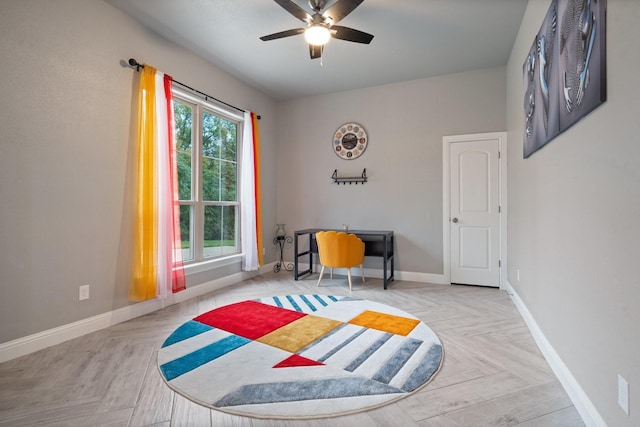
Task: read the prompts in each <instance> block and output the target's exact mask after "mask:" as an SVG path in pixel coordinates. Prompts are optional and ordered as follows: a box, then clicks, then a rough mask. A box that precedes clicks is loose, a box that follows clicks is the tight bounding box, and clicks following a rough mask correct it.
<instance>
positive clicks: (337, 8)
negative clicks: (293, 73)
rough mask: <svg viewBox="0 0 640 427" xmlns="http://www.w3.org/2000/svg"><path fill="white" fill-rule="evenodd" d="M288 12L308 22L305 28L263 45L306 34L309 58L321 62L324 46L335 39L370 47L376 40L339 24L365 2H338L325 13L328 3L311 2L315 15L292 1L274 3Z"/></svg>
mask: <svg viewBox="0 0 640 427" xmlns="http://www.w3.org/2000/svg"><path fill="white" fill-rule="evenodd" d="M274 1H275V2H276V3H278V4H279V5H280V6H282V8H283V9H284V10H286V11H287V12H289V13H290V14H292V15H293V16H295V17H296V18H298V19H299V20H301V21H302V22H305V23H306V24H307V26H306V27H305V28H296V29H293V30H286V31H281V32H279V33H274V34H269V35H268V36H262V37H260V39H261V40H263V41H269V40H275V39H281V38H283V37H290V36H296V35H299V34H304V36H305V39H306V40H307V42H308V43H309V56H311V59H316V58H320V57H321V56H322V50H323V47H324V45H325V44H326V43H327V42H328V41H329V39H330V38H331V37H333V38H335V39H340V40H346V41H350V42H355V43H363V44H369V43H371V40H373V36H372V35H371V34H368V33H365V32H363V31H359V30H354V29H353V28H348V27H343V26H341V25H335V24H337V23H338V22H339V21H340V20H341V19H342V18H344V17H345V16H347V15H348V14H349V13H351V12H352V11H353V10H354V9H355V8H356V7H358V6H359V5H360V3H362V2H363V1H364V0H338V1H337V2H335V3H334V4H333V6H331V7H330V8H329V9H327V10H325V11H324V12H322V13H321V11H322V9H324V7H325V6H326V5H327V0H309V6H310V7H311V9H312V10H313V15H310V14H309V13H307V11H306V10H304V9H303V8H301V7H300V6H298V5H297V4H295V3H294V2H293V1H291V0H274Z"/></svg>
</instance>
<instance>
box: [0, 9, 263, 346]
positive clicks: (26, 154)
mask: <svg viewBox="0 0 640 427" xmlns="http://www.w3.org/2000/svg"><path fill="white" fill-rule="evenodd" d="M0 56H1V57H2V60H1V61H0V75H1V76H2V78H1V79H0V93H1V94H2V100H1V101H0V199H1V200H2V202H1V203H0V290H1V296H0V343H2V342H6V341H9V340H12V339H15V338H19V337H23V336H26V335H30V334H33V333H36V332H40V331H43V330H47V329H50V328H53V327H56V326H60V325H64V324H68V323H71V322H74V321H77V320H81V319H85V318H87V317H90V316H93V315H97V314H101V313H105V312H108V311H111V310H114V309H117V308H121V307H124V306H127V305H128V304H129V302H128V301H127V289H128V276H129V255H130V251H131V241H130V235H131V233H130V231H131V212H130V203H128V200H129V199H128V196H130V185H131V180H130V175H129V170H130V165H129V150H130V149H131V148H132V147H133V144H132V138H131V137H130V135H131V133H132V129H131V121H132V115H131V104H132V90H133V87H134V79H135V78H136V77H137V76H136V73H135V71H133V70H131V69H129V68H123V67H122V66H121V65H120V64H119V61H121V60H128V59H129V58H130V57H133V58H136V59H138V60H139V61H144V62H147V63H149V64H151V65H153V66H155V67H156V68H158V69H160V70H162V71H165V72H167V73H169V74H171V75H173V76H174V78H176V79H177V80H179V81H181V82H184V83H187V84H189V85H191V86H193V87H196V88H198V89H199V90H201V91H203V92H206V93H210V94H212V95H214V96H216V97H218V98H220V99H222V100H224V101H226V102H229V103H231V104H234V105H238V106H240V107H242V108H246V109H250V110H253V111H256V112H258V113H259V114H261V115H262V117H263V119H262V120H261V121H260V126H261V135H262V148H263V150H262V153H263V156H262V172H263V176H262V178H263V186H262V189H263V201H264V222H265V224H272V223H274V222H275V185H274V183H275V168H274V162H275V149H274V148H273V147H274V144H275V139H274V138H273V135H274V131H275V104H274V103H272V101H270V100H269V99H268V98H267V97H265V96H264V95H263V94H261V93H259V92H257V91H256V90H254V89H252V88H250V87H248V86H246V85H245V84H242V83H240V82H239V81H237V80H236V79H235V78H234V77H232V76H230V75H228V74H225V73H223V72H222V71H220V70H219V69H218V68H216V67H214V66H212V65H211V64H209V63H207V62H205V61H204V60H202V59H200V58H199V57H197V56H195V55H194V54H192V53H190V52H188V51H186V50H185V49H182V48H180V47H177V46H176V45H174V44H172V43H170V42H168V41H166V40H164V39H162V38H159V37H158V36H156V35H154V34H153V33H151V32H150V31H148V30H147V29H145V28H144V27H142V26H140V25H139V24H137V23H136V22H134V21H133V20H131V19H130V18H129V17H127V16H126V15H124V14H123V13H121V12H120V11H118V10H117V9H115V8H113V7H112V6H110V5H108V4H107V3H105V2H103V1H102V0H56V1H48V0H39V1H29V0H26V1H6V0H3V1H1V2H0ZM268 255H269V258H267V261H272V260H273V259H274V257H273V256H272V255H271V254H268ZM237 270H238V267H236V268H235V270H234V269H233V268H232V267H226V268H223V269H221V270H220V271H219V272H215V271H214V272H212V273H210V274H203V273H200V274H198V275H197V276H193V277H188V279H187V285H188V286H194V285H196V284H198V283H200V282H202V281H206V280H210V279H213V278H215V277H216V276H217V275H218V276H219V275H227V274H229V272H230V271H231V272H233V271H237ZM84 284H90V285H91V298H90V299H89V300H88V301H78V287H79V286H80V285H84Z"/></svg>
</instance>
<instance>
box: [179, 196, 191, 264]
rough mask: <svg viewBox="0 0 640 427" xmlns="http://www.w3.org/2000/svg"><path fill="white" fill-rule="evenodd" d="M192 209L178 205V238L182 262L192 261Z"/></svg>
mask: <svg viewBox="0 0 640 427" xmlns="http://www.w3.org/2000/svg"><path fill="white" fill-rule="evenodd" d="M192 212H193V209H192V207H191V206H189V205H180V238H181V239H182V260H183V261H189V260H193V227H192V224H193V221H192V215H191V213H192Z"/></svg>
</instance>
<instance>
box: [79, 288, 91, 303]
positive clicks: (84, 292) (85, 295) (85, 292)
mask: <svg viewBox="0 0 640 427" xmlns="http://www.w3.org/2000/svg"><path fill="white" fill-rule="evenodd" d="M78 295H79V297H80V301H82V300H85V299H89V285H84V286H80V288H79V291H78Z"/></svg>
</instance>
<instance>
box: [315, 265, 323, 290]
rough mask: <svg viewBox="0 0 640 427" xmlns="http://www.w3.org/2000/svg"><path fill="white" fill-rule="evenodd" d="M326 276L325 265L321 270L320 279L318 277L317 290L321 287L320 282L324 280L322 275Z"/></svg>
mask: <svg viewBox="0 0 640 427" xmlns="http://www.w3.org/2000/svg"><path fill="white" fill-rule="evenodd" d="M323 274H324V265H323V266H322V269H321V270H320V277H318V283H317V284H316V288H318V287H320V281H321V280H322V275H323Z"/></svg>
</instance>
